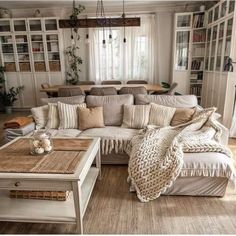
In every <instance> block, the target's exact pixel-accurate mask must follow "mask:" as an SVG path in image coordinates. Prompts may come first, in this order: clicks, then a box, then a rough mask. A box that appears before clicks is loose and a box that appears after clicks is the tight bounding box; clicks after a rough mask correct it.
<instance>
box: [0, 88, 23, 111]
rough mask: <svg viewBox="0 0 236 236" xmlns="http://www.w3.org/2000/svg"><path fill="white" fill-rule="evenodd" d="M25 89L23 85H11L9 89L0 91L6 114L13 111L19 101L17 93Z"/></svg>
mask: <svg viewBox="0 0 236 236" xmlns="http://www.w3.org/2000/svg"><path fill="white" fill-rule="evenodd" d="M23 89H24V87H23V86H20V87H17V88H14V87H11V88H10V89H9V91H0V103H1V104H2V105H3V106H4V108H5V112H6V114H11V113H12V106H13V104H14V102H15V101H17V98H16V97H17V95H18V94H19V93H20V92H21V91H22V90H23Z"/></svg>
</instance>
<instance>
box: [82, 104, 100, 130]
mask: <svg viewBox="0 0 236 236" xmlns="http://www.w3.org/2000/svg"><path fill="white" fill-rule="evenodd" d="M78 112H79V129H80V130H86V129H91V128H103V127H104V121H103V107H92V108H79V110H78Z"/></svg>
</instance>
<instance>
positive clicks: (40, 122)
mask: <svg viewBox="0 0 236 236" xmlns="http://www.w3.org/2000/svg"><path fill="white" fill-rule="evenodd" d="M31 113H32V115H33V118H34V121H35V123H36V125H37V128H44V127H45V126H46V124H47V120H48V105H45V106H41V107H34V108H32V109H31Z"/></svg>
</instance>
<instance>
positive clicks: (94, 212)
mask: <svg viewBox="0 0 236 236" xmlns="http://www.w3.org/2000/svg"><path fill="white" fill-rule="evenodd" d="M14 115H19V113H18V114H14ZM4 116H5V115H4ZM5 118H9V117H7V116H5ZM3 121H4V118H3V117H2V114H0V125H1V126H2V123H3ZM1 131H2V130H1ZM1 131H0V133H1V134H0V137H1V136H2V132H1ZM230 147H231V149H232V151H233V152H234V153H235V154H236V140H230ZM126 179H127V166H105V165H104V166H102V180H101V181H98V182H97V183H96V186H95V189H94V191H93V194H92V197H91V200H90V203H89V205H88V208H87V212H86V214H85V217H84V231H85V234H91V233H92V234H122V233H123V234H229V233H230V234H235V233H236V195H235V192H234V191H232V190H231V191H230V192H229V193H228V194H227V195H226V196H225V197H224V198H216V197H183V196H161V197H160V198H159V199H157V200H155V201H151V202H149V203H141V202H139V201H138V199H137V197H136V195H135V194H134V193H130V192H129V188H128V184H127V181H126ZM32 214H33V209H32ZM74 230H75V226H74V225H64V224H61V225H57V224H30V223H28V224H27V223H6V222H0V233H1V234H3V233H8V234H15V233H17V234H28V233H29V234H36V233H42V234H53V233H54V234H57V233H64V234H67V233H74Z"/></svg>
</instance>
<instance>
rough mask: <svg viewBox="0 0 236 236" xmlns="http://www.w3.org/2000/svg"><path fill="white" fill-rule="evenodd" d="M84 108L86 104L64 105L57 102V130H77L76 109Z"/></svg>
mask: <svg viewBox="0 0 236 236" xmlns="http://www.w3.org/2000/svg"><path fill="white" fill-rule="evenodd" d="M79 107H81V108H86V104H85V103H82V104H77V105H71V104H65V103H61V102H58V113H59V118H60V124H59V129H77V128H78V126H79V124H78V111H77V110H78V108H79Z"/></svg>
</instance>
